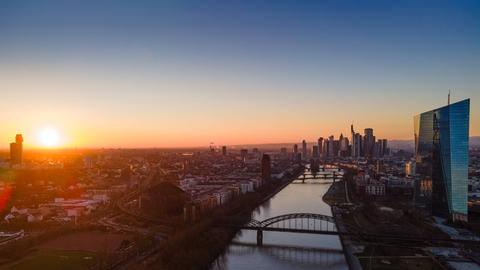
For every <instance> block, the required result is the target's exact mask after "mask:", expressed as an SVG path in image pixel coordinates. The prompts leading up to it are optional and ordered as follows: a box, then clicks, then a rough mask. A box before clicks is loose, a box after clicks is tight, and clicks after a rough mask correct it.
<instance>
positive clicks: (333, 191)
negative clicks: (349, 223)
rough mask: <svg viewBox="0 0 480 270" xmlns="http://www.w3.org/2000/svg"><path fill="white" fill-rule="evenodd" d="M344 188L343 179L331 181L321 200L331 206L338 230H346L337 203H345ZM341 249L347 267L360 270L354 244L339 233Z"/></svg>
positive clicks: (351, 269)
mask: <svg viewBox="0 0 480 270" xmlns="http://www.w3.org/2000/svg"><path fill="white" fill-rule="evenodd" d="M346 196H347V195H346V190H345V183H344V181H338V182H335V183H333V184H332V185H331V186H330V188H329V189H328V191H327V193H325V195H324V196H323V198H322V199H323V201H324V202H326V203H327V204H328V205H330V207H331V208H332V216H333V218H334V219H335V224H336V226H337V229H338V231H340V232H348V230H347V228H346V227H345V223H344V221H343V218H342V213H341V210H340V208H339V207H338V206H339V205H342V204H345V203H347V199H346ZM339 238H340V242H341V244H342V249H343V252H344V255H345V260H346V261H347V264H348V268H349V269H350V270H361V269H362V266H361V264H360V261H359V260H358V258H357V257H356V256H355V255H354V250H355V249H354V246H353V244H352V242H351V241H350V239H348V236H344V235H339Z"/></svg>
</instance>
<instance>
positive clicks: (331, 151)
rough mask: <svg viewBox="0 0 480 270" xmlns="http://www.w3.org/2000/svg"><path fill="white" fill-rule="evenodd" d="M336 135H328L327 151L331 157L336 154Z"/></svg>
mask: <svg viewBox="0 0 480 270" xmlns="http://www.w3.org/2000/svg"><path fill="white" fill-rule="evenodd" d="M334 140H335V139H334V137H333V135H331V136H330V137H328V151H327V155H328V156H329V157H333V156H334V155H335V149H334V148H335V143H334Z"/></svg>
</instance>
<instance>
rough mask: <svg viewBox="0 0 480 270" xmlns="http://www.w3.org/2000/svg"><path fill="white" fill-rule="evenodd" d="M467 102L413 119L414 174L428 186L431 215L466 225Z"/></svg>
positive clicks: (468, 101)
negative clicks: (429, 188) (415, 169)
mask: <svg viewBox="0 0 480 270" xmlns="http://www.w3.org/2000/svg"><path fill="white" fill-rule="evenodd" d="M469 118H470V99H465V100H462V101H459V102H457V103H454V104H451V105H448V106H445V107H441V108H438V109H435V110H432V111H428V112H425V113H422V114H419V115H416V116H415V117H414V127H415V154H416V168H417V173H419V174H420V175H422V176H423V177H424V179H423V181H427V182H431V191H430V192H428V193H427V194H428V196H427V197H428V198H427V200H426V201H427V205H428V207H429V208H431V211H432V213H433V214H434V215H440V216H444V217H447V218H450V219H452V220H454V221H456V220H461V221H467V218H468V207H467V187H468V183H467V180H468V136H469V134H468V132H469V131H468V129H469V122H470V120H469Z"/></svg>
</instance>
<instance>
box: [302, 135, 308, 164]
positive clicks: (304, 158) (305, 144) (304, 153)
mask: <svg viewBox="0 0 480 270" xmlns="http://www.w3.org/2000/svg"><path fill="white" fill-rule="evenodd" d="M302 159H303V160H307V142H306V141H305V140H303V141H302Z"/></svg>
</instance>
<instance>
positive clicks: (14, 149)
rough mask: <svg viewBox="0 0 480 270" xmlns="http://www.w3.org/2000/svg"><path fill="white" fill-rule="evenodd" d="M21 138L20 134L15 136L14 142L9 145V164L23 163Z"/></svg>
mask: <svg viewBox="0 0 480 270" xmlns="http://www.w3.org/2000/svg"><path fill="white" fill-rule="evenodd" d="M22 156H23V137H22V134H17V135H16V136H15V142H13V143H10V164H11V165H14V164H22V161H23V158H22Z"/></svg>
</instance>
